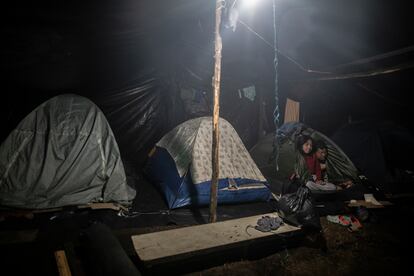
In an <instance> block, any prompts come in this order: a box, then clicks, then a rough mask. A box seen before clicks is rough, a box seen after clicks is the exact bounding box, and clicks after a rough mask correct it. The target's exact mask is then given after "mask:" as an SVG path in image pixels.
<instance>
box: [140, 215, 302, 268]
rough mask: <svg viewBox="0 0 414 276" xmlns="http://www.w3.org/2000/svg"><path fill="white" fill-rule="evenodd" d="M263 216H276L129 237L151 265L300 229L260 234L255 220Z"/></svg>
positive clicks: (294, 228) (286, 229)
mask: <svg viewBox="0 0 414 276" xmlns="http://www.w3.org/2000/svg"><path fill="white" fill-rule="evenodd" d="M266 215H268V216H277V213H269V214H263V215H256V216H251V217H244V218H240V219H234V220H227V221H222V222H216V223H209V224H203V225H196V226H190V227H184V228H179V229H172V230H166V231H160V232H154V233H148V234H142V235H136V236H132V242H133V245H134V248H135V251H136V252H137V255H138V256H139V258H140V259H141V260H142V261H143V262H154V261H156V260H160V259H163V258H169V257H172V256H177V255H182V254H188V253H192V252H199V251H203V250H207V249H213V248H218V247H222V246H228V245H234V244H237V243H240V242H245V241H252V240H254V239H259V238H265V237H269V236H275V235H278V234H282V233H287V232H293V231H298V230H300V228H298V227H294V226H291V225H288V224H284V225H282V226H281V227H279V228H278V229H277V230H275V231H272V232H260V231H258V230H256V229H254V225H256V223H257V220H258V219H260V218H261V217H262V216H266Z"/></svg>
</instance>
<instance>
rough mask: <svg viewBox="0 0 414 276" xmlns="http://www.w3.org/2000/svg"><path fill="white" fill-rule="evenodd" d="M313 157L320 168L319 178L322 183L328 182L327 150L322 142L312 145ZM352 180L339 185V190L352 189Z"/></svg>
mask: <svg viewBox="0 0 414 276" xmlns="http://www.w3.org/2000/svg"><path fill="white" fill-rule="evenodd" d="M314 149H315V156H316V158H317V160H318V161H319V163H320V166H321V178H322V179H323V181H325V182H328V181H329V180H328V173H327V158H328V148H327V146H326V144H325V142H324V141H322V140H319V141H316V142H315V143H314ZM352 185H353V183H352V180H345V181H343V182H342V183H339V184H338V186H339V188H342V189H347V188H350V187H352Z"/></svg>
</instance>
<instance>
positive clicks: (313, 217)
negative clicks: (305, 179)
mask: <svg viewBox="0 0 414 276" xmlns="http://www.w3.org/2000/svg"><path fill="white" fill-rule="evenodd" d="M278 209H279V215H280V217H281V218H282V219H283V220H284V221H285V222H287V223H289V224H292V225H295V226H299V227H303V228H308V229H315V230H319V229H321V223H320V220H319V216H318V214H317V213H316V211H315V209H314V205H313V202H312V197H311V191H310V190H309V188H307V187H306V186H304V185H302V186H300V187H299V188H298V190H297V191H296V192H295V193H290V194H285V195H283V196H281V198H280V199H279V201H278Z"/></svg>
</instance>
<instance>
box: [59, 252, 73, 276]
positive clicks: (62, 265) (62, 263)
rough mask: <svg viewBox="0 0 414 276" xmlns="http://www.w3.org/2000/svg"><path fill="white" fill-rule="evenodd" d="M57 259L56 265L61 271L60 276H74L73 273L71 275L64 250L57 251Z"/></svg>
mask: <svg viewBox="0 0 414 276" xmlns="http://www.w3.org/2000/svg"><path fill="white" fill-rule="evenodd" d="M55 259H56V264H57V267H58V270H59V275H60V276H72V273H70V268H69V264H68V260H67V259H66V254H65V251H63V250H58V251H55Z"/></svg>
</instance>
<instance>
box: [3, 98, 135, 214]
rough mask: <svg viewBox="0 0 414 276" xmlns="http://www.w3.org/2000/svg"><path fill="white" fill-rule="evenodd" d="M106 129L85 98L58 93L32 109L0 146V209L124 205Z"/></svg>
mask: <svg viewBox="0 0 414 276" xmlns="http://www.w3.org/2000/svg"><path fill="white" fill-rule="evenodd" d="M134 197H135V190H134V189H132V188H131V187H129V186H128V185H127V183H126V176H125V171H124V167H123V163H122V160H121V156H120V153H119V149H118V145H117V143H116V141H115V138H114V135H113V133H112V130H111V128H110V126H109V124H108V122H107V121H106V119H105V116H104V115H103V113H102V112H101V110H100V109H99V108H98V107H97V106H96V105H95V104H93V103H92V102H91V101H89V100H88V99H86V98H83V97H79V96H76V95H61V96H57V97H55V98H52V99H50V100H49V101H47V102H45V103H43V104H41V105H40V106H39V107H37V108H36V109H35V110H34V111H32V112H31V113H30V114H29V115H28V116H27V117H26V118H24V119H23V120H22V121H21V122H20V124H19V125H18V126H17V128H16V129H14V130H13V131H12V132H11V133H10V135H9V136H8V137H7V139H6V140H5V141H4V142H3V143H2V145H1V146H0V205H2V206H10V207H17V208H31V209H32V208H33V209H40V208H52V207H60V206H64V205H77V204H87V203H91V202H119V203H129V202H131V201H132V199H133V198H134Z"/></svg>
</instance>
